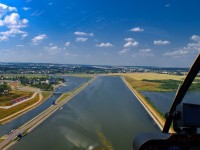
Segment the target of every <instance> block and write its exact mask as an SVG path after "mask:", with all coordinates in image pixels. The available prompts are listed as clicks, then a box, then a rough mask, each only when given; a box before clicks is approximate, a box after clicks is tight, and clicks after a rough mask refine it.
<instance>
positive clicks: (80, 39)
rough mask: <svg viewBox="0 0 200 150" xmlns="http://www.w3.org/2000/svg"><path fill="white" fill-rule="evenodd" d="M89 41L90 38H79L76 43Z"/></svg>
mask: <svg viewBox="0 0 200 150" xmlns="http://www.w3.org/2000/svg"><path fill="white" fill-rule="evenodd" d="M87 40H88V38H84V37H78V38H76V42H85V41H87Z"/></svg>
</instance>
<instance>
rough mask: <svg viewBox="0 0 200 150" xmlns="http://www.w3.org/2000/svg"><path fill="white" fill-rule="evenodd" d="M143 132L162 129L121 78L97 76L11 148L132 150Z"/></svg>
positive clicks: (39, 149)
mask: <svg viewBox="0 0 200 150" xmlns="http://www.w3.org/2000/svg"><path fill="white" fill-rule="evenodd" d="M141 132H142V133H143V132H159V129H158V127H157V126H156V125H155V123H154V122H153V120H152V119H151V118H150V116H149V115H148V114H147V113H146V111H145V110H144V108H143V107H142V106H141V104H140V103H139V102H138V100H137V99H136V97H135V96H134V95H133V94H132V93H131V91H130V90H129V89H128V88H127V87H126V85H125V84H124V82H123V81H122V80H121V78H120V77H98V78H97V79H96V80H95V81H94V82H92V83H91V84H90V85H89V86H87V87H86V88H85V89H84V90H83V91H82V92H80V93H79V94H78V95H76V96H75V97H74V98H73V99H72V100H71V101H69V102H68V103H67V104H65V105H64V106H63V108H61V109H60V110H58V111H57V112H55V113H54V114H53V115H52V116H51V117H49V118H48V119H47V120H45V121H44V122H43V123H42V124H40V125H39V126H38V127H37V128H36V129H35V130H34V131H33V132H31V133H30V134H28V135H27V136H26V137H25V138H23V139H22V140H20V141H19V142H18V143H17V144H16V145H14V146H13V147H11V148H10V149H11V150H22V149H29V150H35V149H38V150H44V149H48V150H56V149H59V150H82V149H84V150H92V149H94V148H95V147H100V146H101V145H104V146H105V141H107V143H109V144H108V145H112V147H113V149H115V150H132V141H133V139H134V138H135V136H136V135H137V134H138V133H141ZM108 141H109V142H108Z"/></svg>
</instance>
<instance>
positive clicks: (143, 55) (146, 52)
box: [131, 48, 155, 57]
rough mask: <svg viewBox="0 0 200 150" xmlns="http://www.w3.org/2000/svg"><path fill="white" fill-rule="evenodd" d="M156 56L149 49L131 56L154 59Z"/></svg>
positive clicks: (141, 50)
mask: <svg viewBox="0 0 200 150" xmlns="http://www.w3.org/2000/svg"><path fill="white" fill-rule="evenodd" d="M154 56H155V54H154V53H153V52H152V50H151V49H149V48H147V49H140V50H139V51H137V52H135V53H134V54H132V55H131V57H154Z"/></svg>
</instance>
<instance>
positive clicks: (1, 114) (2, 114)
mask: <svg viewBox="0 0 200 150" xmlns="http://www.w3.org/2000/svg"><path fill="white" fill-rule="evenodd" d="M42 95H43V98H42V100H41V101H40V103H42V102H43V101H45V100H46V99H47V98H48V97H49V96H51V95H52V94H51V93H49V92H42ZM38 101H39V94H37V95H36V96H35V97H34V98H33V99H31V100H29V101H27V102H24V103H21V104H19V105H16V106H14V107H12V108H9V109H0V120H1V119H4V118H6V117H9V116H11V115H13V114H16V115H13V116H12V117H11V118H9V119H8V120H11V119H13V118H15V117H17V116H20V115H21V114H22V113H24V112H26V111H28V110H30V109H32V108H34V107H35V106H33V105H34V104H35V103H37V102H38ZM30 106H33V107H31V108H30V109H28V110H25V109H26V108H27V107H30ZM23 110H24V111H23ZM20 111H21V112H20ZM18 112H20V113H18ZM6 121H7V120H4V121H3V122H6ZM3 122H0V123H3Z"/></svg>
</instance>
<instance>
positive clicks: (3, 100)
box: [0, 91, 33, 106]
mask: <svg viewBox="0 0 200 150" xmlns="http://www.w3.org/2000/svg"><path fill="white" fill-rule="evenodd" d="M32 94H33V93H31V92H25V91H11V92H10V93H8V94H4V95H0V106H9V105H11V100H13V99H16V98H20V97H25V96H28V97H30V96H31V95H32Z"/></svg>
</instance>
